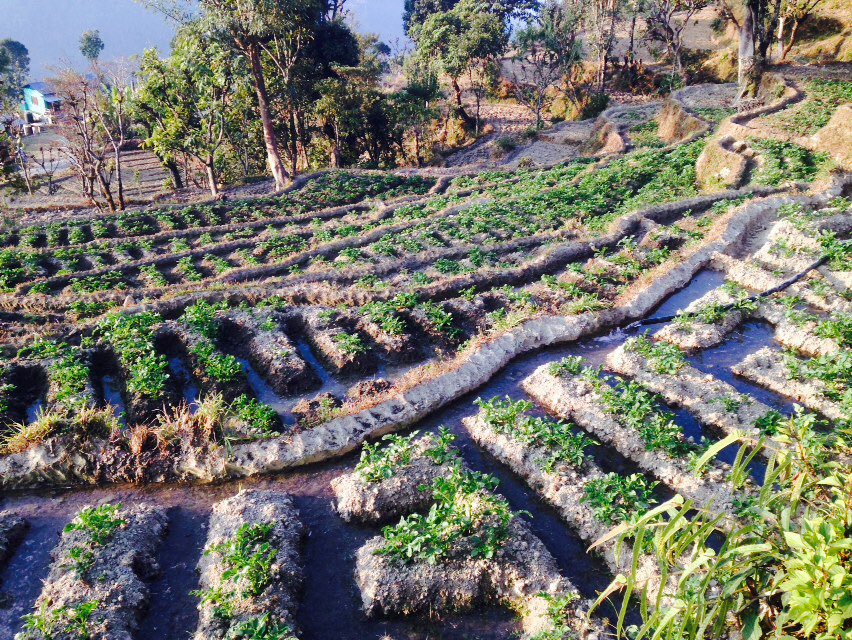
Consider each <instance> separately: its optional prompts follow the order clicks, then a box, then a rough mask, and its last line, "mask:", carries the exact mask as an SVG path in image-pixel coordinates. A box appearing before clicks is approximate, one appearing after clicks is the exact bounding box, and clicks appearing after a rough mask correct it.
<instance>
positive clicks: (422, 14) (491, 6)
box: [402, 0, 539, 36]
mask: <svg viewBox="0 0 852 640" xmlns="http://www.w3.org/2000/svg"><path fill="white" fill-rule="evenodd" d="M459 1H460V0H405V2H404V3H403V10H402V26H403V29H404V30H405V34H406V35H409V36H413V35H414V32H416V30H417V28H418V27H419V26H421V25H422V24H423V23H424V22H426V20H427V19H428V18H429V16H431V15H434V14H436V13H443V12H445V11H451V10H452V9H453V8H454V7H455V6H456V5H457V4H458V3H459ZM538 5H539V0H481V2H480V6H481V7H482V9H481V10H482V11H485V12H489V13H493V14H494V15H496V16H497V17H498V18H500V19H501V20H512V19H518V20H523V19H525V18H528V17H529V16H530V15H532V14H533V13H534V12H535V11H536V10H537V9H538Z"/></svg>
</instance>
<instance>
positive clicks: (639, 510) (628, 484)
mask: <svg viewBox="0 0 852 640" xmlns="http://www.w3.org/2000/svg"><path fill="white" fill-rule="evenodd" d="M658 484H659V483H658V482H648V481H647V480H646V479H645V477H644V476H642V475H640V474H638V473H634V474H632V475H629V476H620V475H618V474H617V473H608V474H606V475H605V476H603V477H601V478H595V479H594V480H590V481H589V482H587V483H586V485H585V486H584V487H583V491H584V492H585V494H586V495H585V496H583V502H584V503H585V504H587V505H589V507H591V509H592V511H593V512H594V515H595V518H597V519H598V520H600V521H601V522H603V523H604V524H617V523H619V522H628V521H630V520H631V519H633V518H635V517H637V516H641V515H642V514H643V513H645V512H646V511H647V510H648V509H650V508H651V506H652V505H653V504H654V503H655V502H656V500H655V499H654V497H653V489H654V487H656V486H657V485H658Z"/></svg>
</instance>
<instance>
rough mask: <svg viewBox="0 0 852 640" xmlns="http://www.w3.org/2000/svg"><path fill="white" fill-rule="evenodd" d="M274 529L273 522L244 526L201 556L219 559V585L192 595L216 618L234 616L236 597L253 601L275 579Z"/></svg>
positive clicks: (276, 555)
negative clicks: (273, 569) (208, 606)
mask: <svg viewBox="0 0 852 640" xmlns="http://www.w3.org/2000/svg"><path fill="white" fill-rule="evenodd" d="M274 529H275V525H274V523H272V522H265V523H260V524H248V523H246V524H243V525H242V526H241V527H240V528H239V529H238V530H237V532H236V534H234V536H233V537H232V538H230V539H229V540H227V541H225V542H223V543H221V544H218V545H214V546H212V547H210V548H209V549H206V550H205V551H204V555H208V556H209V555H216V556H220V557H221V559H222V567H223V572H222V575H221V583H222V584H221V586H220V587H219V588H218V589H207V590H204V591H196V592H194V595H195V596H196V597H199V598H200V599H201V601H202V603H204V604H211V605H213V607H214V615H215V616H216V617H218V618H221V619H223V620H229V619H230V618H232V617H233V616H234V614H235V608H236V604H237V600H238V599H239V598H243V599H246V598H256V597H258V596H260V595H261V594H262V593H263V592H264V591H265V590H266V589H267V587H269V585H270V584H272V581H273V579H274V577H275V576H274V575H273V573H272V567H273V564H274V562H275V559H276V558H277V557H278V551H277V550H276V549H275V548H274V547H273V546H272V540H273V532H274ZM250 628H251V627H248V628H247V630H248V629H250ZM248 637H252V636H248ZM261 637H263V636H261ZM272 637H273V638H275V637H276V636H272Z"/></svg>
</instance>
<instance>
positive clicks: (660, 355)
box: [625, 336, 686, 376]
mask: <svg viewBox="0 0 852 640" xmlns="http://www.w3.org/2000/svg"><path fill="white" fill-rule="evenodd" d="M625 348H626V349H627V351H632V352H634V353H638V354H639V355H640V356H642V357H643V358H645V359H647V360H648V362H649V363H650V365H651V368H652V369H653V370H654V371H655V372H656V373H660V374H664V375H669V376H674V375H677V373H678V371H680V370H681V369H682V368H683V367H684V365H685V364H686V356H684V354H683V351H681V350H680V349H679V348H678V347H676V346H675V345H673V344H669V343H667V342H653V341H652V340H651V339H650V338H648V337H647V336H639V337H638V338H636V339H634V340H632V341H631V342H629V343H628V344H627V345H626V346H625Z"/></svg>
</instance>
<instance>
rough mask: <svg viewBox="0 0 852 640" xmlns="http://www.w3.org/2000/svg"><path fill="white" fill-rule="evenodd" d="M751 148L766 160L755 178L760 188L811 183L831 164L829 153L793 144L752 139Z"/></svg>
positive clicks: (754, 181) (753, 180)
mask: <svg viewBox="0 0 852 640" xmlns="http://www.w3.org/2000/svg"><path fill="white" fill-rule="evenodd" d="M749 144H750V145H751V146H752V148H754V149H755V150H756V151H757V152H758V153H759V154H760V157H761V159H762V164H761V165H760V166H759V168H758V169H757V171H755V172H754V175H753V176H752V182H753V183H754V184H759V185H768V186H777V185H780V184H782V183H784V182H790V181H796V182H798V181H804V182H810V181H811V180H813V179H814V178H816V177H817V175H818V174H819V173H820V171H822V170H823V169H825V168H826V167H827V166H828V165H829V162H830V158H829V156H828V154H827V153H817V152H814V151H810V150H808V149H805V148H804V147H800V146H798V145H796V144H793V143H792V142H781V141H779V140H759V139H756V138H750V139H749Z"/></svg>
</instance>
